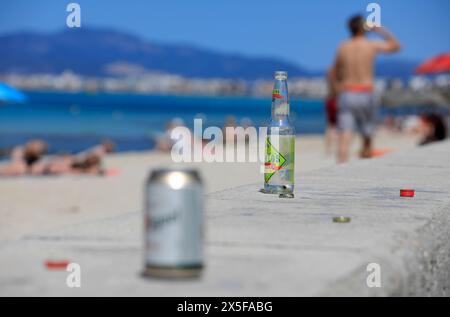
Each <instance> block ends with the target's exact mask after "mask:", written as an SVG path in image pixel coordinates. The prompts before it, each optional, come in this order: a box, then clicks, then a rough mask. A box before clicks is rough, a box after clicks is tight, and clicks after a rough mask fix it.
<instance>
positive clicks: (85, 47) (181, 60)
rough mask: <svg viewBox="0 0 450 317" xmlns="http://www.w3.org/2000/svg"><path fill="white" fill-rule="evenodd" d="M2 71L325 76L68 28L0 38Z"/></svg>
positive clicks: (401, 71)
mask: <svg viewBox="0 0 450 317" xmlns="http://www.w3.org/2000/svg"><path fill="white" fill-rule="evenodd" d="M0 47H1V49H0V73H22V74H31V73H61V72H63V71H65V70H72V71H73V72H75V73H77V74H80V75H85V76H95V77H97V76H98V77H106V76H122V75H135V74H142V73H146V72H162V73H169V74H177V75H182V76H184V77H200V78H213V77H217V78H233V79H237V78H240V79H246V80H254V79H271V78H272V74H273V72H274V71H275V70H278V69H281V70H287V71H288V72H289V75H290V77H297V76H302V77H312V76H323V75H324V73H325V72H324V71H322V72H318V71H311V70H309V69H306V68H304V67H301V66H299V65H296V64H294V63H291V62H288V61H284V60H281V59H277V58H270V57H267V58H263V57H251V56H243V55H238V54H224V53H220V52H215V51H212V50H207V49H202V48H197V47H194V46H189V45H168V44H161V43H155V42H151V41H145V40H142V39H140V38H138V37H136V36H133V35H130V34H127V33H123V32H118V31H114V30H110V29H96V28H95V29H93V28H85V27H83V28H80V29H66V30H63V31H61V32H57V33H50V34H40V33H33V32H21V33H13V34H7V35H2V36H0ZM415 66H417V63H414V62H408V61H401V60H394V59H386V58H384V59H382V60H380V61H378V62H377V67H376V73H377V76H379V77H397V78H402V79H406V78H408V77H409V76H410V75H411V74H412V73H413V70H414V68H415Z"/></svg>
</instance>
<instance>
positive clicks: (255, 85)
mask: <svg viewBox="0 0 450 317" xmlns="http://www.w3.org/2000/svg"><path fill="white" fill-rule="evenodd" d="M0 81H5V82H7V83H9V84H11V85H13V86H15V87H17V88H20V89H24V90H45V91H68V92H112V93H139V94H176V95H204V96H225V95H227V96H242V95H248V96H261V97H268V96H270V95H271V92H272V87H273V81H272V80H256V81H244V80H232V79H221V78H216V79H204V78H185V77H182V76H179V75H172V74H165V73H145V72H144V73H141V72H134V73H130V74H128V75H127V76H117V77H83V76H80V75H77V74H75V73H73V72H71V71H65V72H63V73H61V74H31V75H24V74H4V75H0ZM375 87H376V91H377V92H379V93H381V94H382V95H383V96H389V98H385V100H386V101H388V102H392V103H394V104H398V103H401V102H400V101H401V100H400V99H402V100H406V99H409V98H406V99H405V96H417V95H418V94H419V95H424V96H428V97H427V98H431V99H432V100H437V99H439V98H440V97H439V98H437V97H436V94H437V91H444V92H445V91H448V90H449V89H450V75H439V76H435V77H434V78H433V79H430V78H429V77H424V76H415V77H411V79H410V80H409V82H406V83H405V82H404V81H402V80H400V79H389V80H387V79H377V80H376V82H375ZM327 91H328V87H327V83H326V80H325V79H324V78H322V77H316V78H290V79H289V92H290V95H291V96H292V97H294V98H295V97H303V98H311V99H322V98H324V97H325V96H326V95H327ZM399 92H401V93H399ZM397 95H399V96H400V95H401V96H403V97H402V98H396V96H397ZM397 99H398V100H397ZM440 99H442V98H440ZM443 102H444V103H445V101H440V102H439V103H443Z"/></svg>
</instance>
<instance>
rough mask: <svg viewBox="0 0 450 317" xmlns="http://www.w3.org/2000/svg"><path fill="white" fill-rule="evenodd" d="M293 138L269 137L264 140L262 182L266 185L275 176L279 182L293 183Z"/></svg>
mask: <svg viewBox="0 0 450 317" xmlns="http://www.w3.org/2000/svg"><path fill="white" fill-rule="evenodd" d="M294 152H295V137H294V136H269V137H267V139H266V160H265V163H264V181H265V182H266V183H268V182H269V181H270V180H271V179H272V178H273V177H274V175H276V174H279V177H278V180H279V181H280V182H289V183H293V182H294Z"/></svg>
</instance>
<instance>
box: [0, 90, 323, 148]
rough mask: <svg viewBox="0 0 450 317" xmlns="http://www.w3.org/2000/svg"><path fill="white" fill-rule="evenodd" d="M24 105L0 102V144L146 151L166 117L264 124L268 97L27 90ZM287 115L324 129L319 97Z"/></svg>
mask: <svg viewBox="0 0 450 317" xmlns="http://www.w3.org/2000/svg"><path fill="white" fill-rule="evenodd" d="M26 94H27V97H28V101H27V103H25V104H4V105H1V106H0V149H7V148H11V147H13V146H15V145H17V144H23V143H25V142H27V141H28V140H30V139H36V138H39V139H43V140H45V141H46V142H47V143H48V144H49V145H50V152H51V153H60V152H66V153H75V152H78V151H81V150H83V149H86V148H88V147H90V146H93V145H95V144H97V143H99V142H101V141H102V140H104V139H111V140H113V141H114V142H115V143H116V150H117V151H120V152H121V151H141V150H149V149H152V148H153V147H154V146H155V139H157V138H158V136H160V135H161V134H162V133H163V132H164V128H165V126H166V124H167V122H169V121H170V120H172V119H174V118H178V119H181V120H182V121H183V122H184V124H185V125H186V126H187V127H190V128H193V122H194V121H193V120H194V119H195V118H201V119H202V120H203V129H205V128H206V127H208V126H217V127H223V126H224V124H225V122H226V120H227V118H229V117H234V119H235V120H236V123H237V124H238V125H239V124H241V123H246V124H248V123H250V122H251V123H252V125H254V126H256V127H258V126H266V125H267V122H268V120H269V119H270V114H271V100H270V98H251V97H198V96H165V95H139V94H111V93H96V94H89V93H59V92H26ZM291 117H292V122H293V124H294V125H295V129H296V133H298V134H317V133H323V131H324V129H325V112H324V102H323V101H322V100H303V99H295V100H291Z"/></svg>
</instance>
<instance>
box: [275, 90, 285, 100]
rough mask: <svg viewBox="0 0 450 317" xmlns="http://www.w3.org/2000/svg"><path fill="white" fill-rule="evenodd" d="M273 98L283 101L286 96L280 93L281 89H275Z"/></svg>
mask: <svg viewBox="0 0 450 317" xmlns="http://www.w3.org/2000/svg"><path fill="white" fill-rule="evenodd" d="M272 97H273V98H274V99H283V98H284V95H283V93H282V91H280V89H274V90H272Z"/></svg>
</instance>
